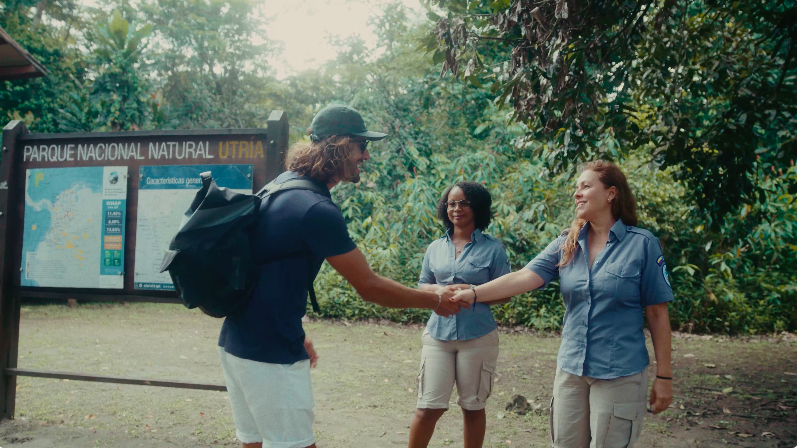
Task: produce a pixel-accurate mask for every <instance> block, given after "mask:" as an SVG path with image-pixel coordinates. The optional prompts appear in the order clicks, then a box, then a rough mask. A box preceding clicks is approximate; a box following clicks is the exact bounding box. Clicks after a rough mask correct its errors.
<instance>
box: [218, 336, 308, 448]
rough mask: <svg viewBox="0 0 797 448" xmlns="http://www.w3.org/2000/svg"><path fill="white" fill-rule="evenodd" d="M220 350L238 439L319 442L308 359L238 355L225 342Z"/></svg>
mask: <svg viewBox="0 0 797 448" xmlns="http://www.w3.org/2000/svg"><path fill="white" fill-rule="evenodd" d="M219 355H220V358H221V369H222V370H223V371H224V380H225V381H226V383H227V392H228V393H229V395H230V404H231V405H232V415H233V418H234V419H235V435H236V437H238V440H240V441H241V442H243V443H257V442H263V448H305V447H308V446H310V445H312V444H314V443H315V436H314V435H313V420H314V419H315V415H314V414H313V407H314V406H315V401H314V400H313V388H312V384H311V382H310V361H309V360H304V361H299V362H297V363H294V364H269V363H265V362H258V361H251V360H248V359H241V358H238V357H236V356H233V355H231V354H229V353H227V352H225V351H224V348H223V347H219Z"/></svg>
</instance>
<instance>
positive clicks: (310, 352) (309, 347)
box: [304, 335, 320, 369]
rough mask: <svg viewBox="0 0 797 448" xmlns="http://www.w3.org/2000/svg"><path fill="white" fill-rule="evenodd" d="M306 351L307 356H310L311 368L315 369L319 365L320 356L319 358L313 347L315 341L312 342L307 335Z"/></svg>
mask: <svg viewBox="0 0 797 448" xmlns="http://www.w3.org/2000/svg"><path fill="white" fill-rule="evenodd" d="M304 349H305V350H307V354H308V355H310V368H311V369H314V368H315V366H316V365H317V364H318V358H320V356H318V353H317V352H316V351H315V347H313V341H311V340H310V338H309V337H307V335H305V336H304Z"/></svg>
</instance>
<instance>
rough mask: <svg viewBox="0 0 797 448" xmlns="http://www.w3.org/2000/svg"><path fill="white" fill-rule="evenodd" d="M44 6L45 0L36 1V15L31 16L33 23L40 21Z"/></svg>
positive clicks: (45, 4) (45, 6)
mask: <svg viewBox="0 0 797 448" xmlns="http://www.w3.org/2000/svg"><path fill="white" fill-rule="evenodd" d="M45 8H47V0H39V2H38V3H36V17H34V18H33V24H34V25H38V24H40V23H41V21H42V13H43V12H44V10H45Z"/></svg>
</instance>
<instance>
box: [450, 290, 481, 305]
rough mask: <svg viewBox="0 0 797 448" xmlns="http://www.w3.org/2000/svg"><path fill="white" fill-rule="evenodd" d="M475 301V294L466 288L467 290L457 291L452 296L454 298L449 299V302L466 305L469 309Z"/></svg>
mask: <svg viewBox="0 0 797 448" xmlns="http://www.w3.org/2000/svg"><path fill="white" fill-rule="evenodd" d="M475 300H476V297H475V294H474V293H473V291H471V290H470V287H468V289H461V290H459V291H458V292H457V293H456V294H454V297H452V298H451V302H453V303H460V304H463V306H464V305H467V307H470V305H472V304H473V302H474V301H475Z"/></svg>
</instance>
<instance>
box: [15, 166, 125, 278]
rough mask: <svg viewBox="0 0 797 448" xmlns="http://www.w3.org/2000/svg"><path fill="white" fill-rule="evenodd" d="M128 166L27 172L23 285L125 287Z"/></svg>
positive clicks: (32, 170) (45, 169)
mask: <svg viewBox="0 0 797 448" xmlns="http://www.w3.org/2000/svg"><path fill="white" fill-rule="evenodd" d="M126 202H127V167H126V166H105V167H102V166H98V167H84V168H43V169H29V170H27V174H26V179H25V221H24V226H25V227H24V231H23V241H22V275H21V281H20V284H21V285H22V286H40V287H59V288H107V289H122V288H123V286H124V276H123V274H124V257H123V250H122V248H123V247H124V237H125V233H124V222H125V204H126Z"/></svg>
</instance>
